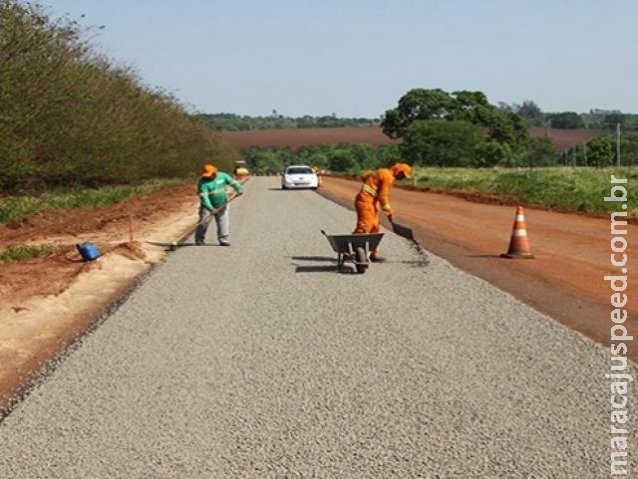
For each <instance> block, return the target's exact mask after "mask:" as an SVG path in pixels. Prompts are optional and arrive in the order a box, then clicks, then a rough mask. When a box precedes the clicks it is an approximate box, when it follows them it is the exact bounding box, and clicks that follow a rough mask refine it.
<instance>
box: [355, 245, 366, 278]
mask: <svg viewBox="0 0 638 479" xmlns="http://www.w3.org/2000/svg"><path fill="white" fill-rule="evenodd" d="M355 259H356V262H355V267H356V269H357V273H359V274H363V273H365V272H366V269H368V256H367V255H366V250H365V249H364V248H361V247H359V248H357V250H356V251H355Z"/></svg>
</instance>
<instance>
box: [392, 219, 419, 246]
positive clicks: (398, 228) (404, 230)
mask: <svg viewBox="0 0 638 479" xmlns="http://www.w3.org/2000/svg"><path fill="white" fill-rule="evenodd" d="M390 224H391V225H392V231H393V232H394V233H395V234H398V235H399V236H401V237H402V238H405V239H408V240H410V241H414V242H416V239H414V233H413V231H412V229H411V228H408V227H407V226H405V225H402V224H400V223H396V222H395V221H394V219H391V220H390Z"/></svg>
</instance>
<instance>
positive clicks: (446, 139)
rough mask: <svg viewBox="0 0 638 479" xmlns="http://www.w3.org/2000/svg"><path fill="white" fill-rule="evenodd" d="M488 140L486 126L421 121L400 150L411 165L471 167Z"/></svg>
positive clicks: (418, 121) (411, 130)
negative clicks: (482, 145)
mask: <svg viewBox="0 0 638 479" xmlns="http://www.w3.org/2000/svg"><path fill="white" fill-rule="evenodd" d="M484 141H485V140H484V137H483V131H482V129H481V128H480V127H478V126H476V125H473V124H471V123H469V122H466V121H445V120H417V121H415V122H413V123H412V125H411V126H410V129H409V131H408V133H407V135H406V136H405V138H404V139H403V143H402V144H401V145H400V146H399V151H400V152H401V155H402V157H403V158H404V159H405V160H407V162H408V163H411V164H421V165H433V166H468V165H469V164H471V162H472V159H473V157H474V151H475V149H476V147H477V146H478V145H479V144H480V143H482V142H484Z"/></svg>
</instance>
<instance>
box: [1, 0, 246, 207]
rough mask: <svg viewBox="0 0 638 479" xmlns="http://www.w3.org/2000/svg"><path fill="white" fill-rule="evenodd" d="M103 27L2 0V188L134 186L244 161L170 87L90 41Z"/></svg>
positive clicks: (31, 190) (26, 190) (16, 190)
mask: <svg viewBox="0 0 638 479" xmlns="http://www.w3.org/2000/svg"><path fill="white" fill-rule="evenodd" d="M98 34H99V28H85V27H81V26H80V25H79V24H78V23H77V22H75V21H72V20H70V19H68V18H62V19H51V18H49V17H48V16H47V14H46V11H44V9H43V8H42V7H41V6H39V5H37V4H32V3H25V2H20V1H16V0H0V169H1V170H2V175H0V194H2V195H15V194H40V193H42V192H46V191H48V190H50V189H51V188H57V187H62V186H63V187H68V188H79V187H101V186H105V185H135V184H140V183H141V182H144V181H146V180H148V179H154V178H179V177H186V176H188V175H193V174H197V173H199V170H200V168H201V165H202V163H204V162H214V163H216V164H218V165H219V166H220V167H222V168H225V169H229V168H230V169H232V166H233V164H234V162H235V161H236V160H237V159H238V158H239V155H238V153H237V152H236V150H235V149H233V148H232V147H230V146H229V145H227V144H226V143H225V142H224V141H222V140H221V138H220V137H219V136H218V135H217V134H216V133H215V132H214V131H212V130H211V129H210V128H209V127H208V126H207V125H206V124H204V123H203V122H202V121H200V120H198V119H196V118H195V117H194V116H192V115H190V114H189V113H188V111H187V110H186V108H185V107H184V106H183V105H182V104H180V102H179V101H178V100H177V99H176V98H174V97H173V96H172V95H171V94H170V93H169V92H165V91H162V90H159V89H151V88H149V87H147V86H145V85H144V84H143V83H142V82H141V80H140V79H139V78H138V76H137V74H136V73H135V71H134V70H133V69H132V68H130V67H127V66H122V65H119V64H118V65H114V64H112V63H111V61H110V60H109V59H108V58H106V57H105V56H104V55H102V54H100V53H98V52H97V51H96V49H95V48H94V47H93V46H92V45H91V44H90V43H89V41H88V40H86V39H87V38H91V37H94V36H96V35H98Z"/></svg>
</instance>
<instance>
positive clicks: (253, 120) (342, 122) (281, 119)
mask: <svg viewBox="0 0 638 479" xmlns="http://www.w3.org/2000/svg"><path fill="white" fill-rule="evenodd" d="M194 116H195V117H196V118H197V119H199V120H202V121H203V122H204V123H205V124H207V125H208V126H209V127H211V128H212V129H213V130H217V131H250V130H285V129H297V128H340V127H368V126H378V125H379V120H378V119H376V120H375V119H370V118H339V117H337V116H336V115H335V114H334V113H333V114H332V115H323V116H311V115H304V116H300V117H287V116H283V115H280V114H279V113H277V111H276V110H273V112H272V115H270V116H248V115H237V114H234V113H198V114H196V115H194Z"/></svg>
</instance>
